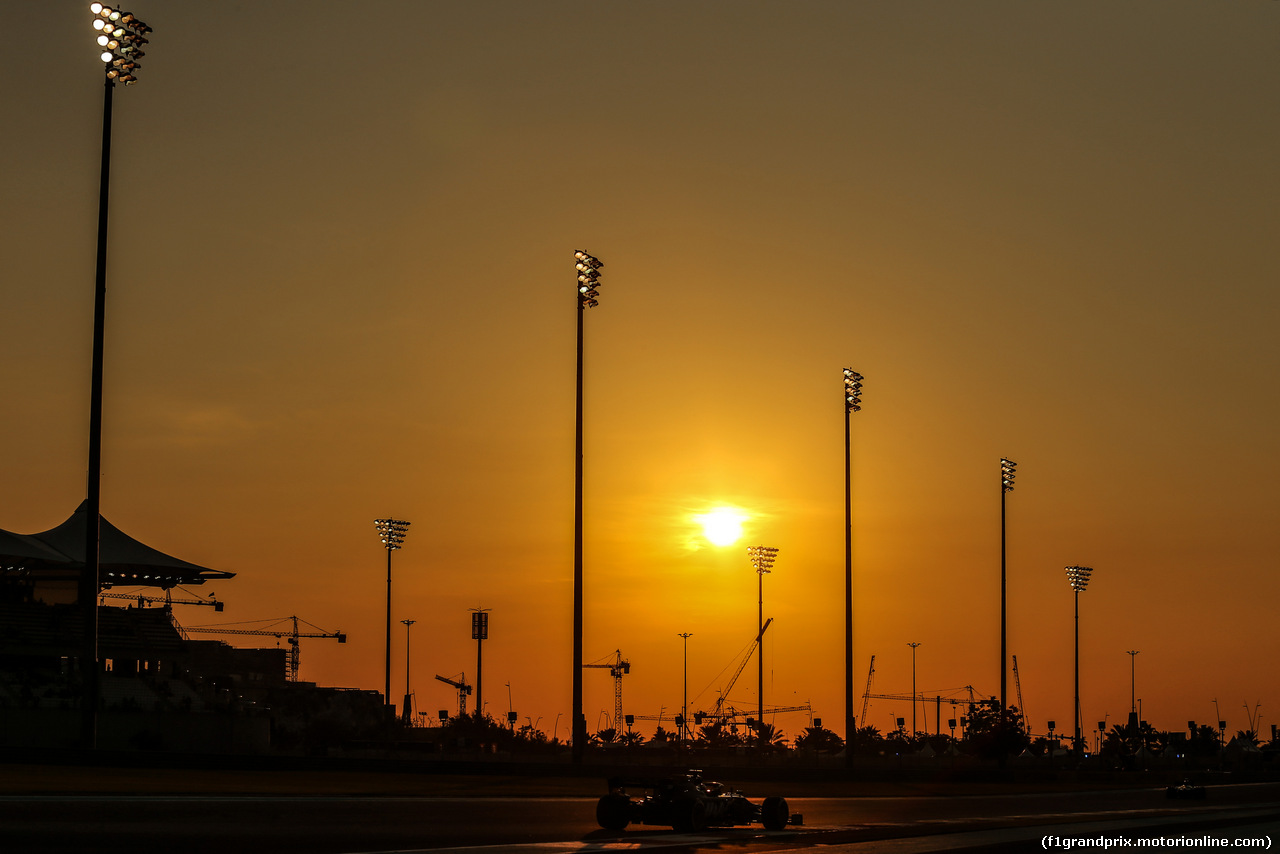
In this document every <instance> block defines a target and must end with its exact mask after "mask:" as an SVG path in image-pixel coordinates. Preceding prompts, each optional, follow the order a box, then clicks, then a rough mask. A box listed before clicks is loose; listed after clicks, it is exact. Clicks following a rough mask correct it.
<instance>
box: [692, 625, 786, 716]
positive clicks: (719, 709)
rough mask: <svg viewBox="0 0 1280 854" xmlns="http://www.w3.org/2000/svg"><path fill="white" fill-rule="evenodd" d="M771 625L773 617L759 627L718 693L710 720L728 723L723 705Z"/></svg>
mask: <svg viewBox="0 0 1280 854" xmlns="http://www.w3.org/2000/svg"><path fill="white" fill-rule="evenodd" d="M771 623H773V617H770V618H769V619H767V620H765V621H764V625H763V626H761V627H760V631H759V632H758V633H757V634H756V639H755V640H753V641H752V642H751V645H750V646H749V647H747V654H746V655H744V656H743V657H742V661H741V662H739V664H738V669H737V670H735V671H734V672H733V676H732V677H730V678H729V683H728V684H727V685H725V686H724V689H723V690H722V691H721V692H720V696H719V697H717V698H716V708H715V711H713V712H712V713H711V714H709V715H706V717H709V718H712V719H714V720H716V721H719V722H720V723H725V722H727V721H728V719H729V717H728V715H726V714H725V711H724V704H725V703H726V702H727V701H728V699H729V692H730V691H732V690H733V686H734V685H735V684H736V683H737V681H738V677H739V676H741V675H742V671H743V670H745V669H746V667H747V662H748V661H750V660H751V655H752V653H754V652H755V651H756V647H758V646H760V641H761V639H762V638H764V633H765V632H766V631H768V630H769V626H770V624H771Z"/></svg>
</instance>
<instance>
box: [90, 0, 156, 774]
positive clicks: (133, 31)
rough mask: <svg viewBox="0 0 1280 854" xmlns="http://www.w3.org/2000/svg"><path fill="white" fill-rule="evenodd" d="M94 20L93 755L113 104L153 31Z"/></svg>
mask: <svg viewBox="0 0 1280 854" xmlns="http://www.w3.org/2000/svg"><path fill="white" fill-rule="evenodd" d="M89 11H90V12H91V13H92V14H93V32H94V48H95V49H96V50H97V51H98V58H99V59H100V60H101V61H102V63H103V70H104V77H105V79H104V83H105V85H104V87H103V99H102V168H101V171H100V173H99V174H100V178H99V185H98V186H99V194H98V243H97V250H98V251H97V263H96V268H95V279H94V308H93V351H92V367H91V373H90V379H89V458H88V488H87V490H86V496H85V542H84V570H83V572H82V573H81V578H80V586H79V591H78V594H79V599H80V602H81V604H82V607H83V608H84V609H85V616H84V637H83V643H84V648H83V650H82V653H81V656H80V660H81V665H82V667H83V670H84V680H83V689H84V696H83V698H82V701H81V732H80V736H81V739H80V740H81V744H82V746H83V747H85V748H87V749H90V750H92V749H94V748H95V747H96V746H97V740H98V720H97V714H98V713H97V709H98V705H99V701H100V689H101V685H100V681H99V676H98V671H99V669H100V664H99V659H98V609H97V606H96V602H97V600H98V593H99V592H100V582H101V577H102V575H101V570H102V566H101V548H100V546H101V543H100V540H99V535H100V533H101V518H102V374H103V355H104V354H103V350H104V347H103V338H104V335H105V329H106V301H107V219H108V216H107V215H108V211H109V207H110V206H109V204H108V202H109V199H110V187H111V99H112V92H113V91H114V90H115V85H116V83H124V84H125V85H129V84H132V83H136V82H137V79H138V78H137V75H136V73H135V72H137V71H138V69H139V68H140V67H141V66H140V65H139V64H138V59H139V58H140V57H141V56H142V51H141V46H142V45H144V44H146V42H147V40H146V38H144V36H145V35H146V34H147V33H149V32H151V28H150V27H148V26H147V25H146V24H144V23H142V22H141V21H139V20H138V19H137V18H136V17H135V16H133V15H132V14H130V13H128V12H122V11H120V10H119V9H115V8H112V7H111V6H105V5H103V4H102V3H90V4H89Z"/></svg>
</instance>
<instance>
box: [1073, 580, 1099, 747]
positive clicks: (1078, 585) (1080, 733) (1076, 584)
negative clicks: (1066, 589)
mask: <svg viewBox="0 0 1280 854" xmlns="http://www.w3.org/2000/svg"><path fill="white" fill-rule="evenodd" d="M1092 574H1093V570H1092V569H1090V568H1089V567H1087V566H1069V567H1067V581H1069V582H1071V589H1072V590H1074V591H1075V600H1076V717H1075V724H1076V732H1075V741H1074V742H1072V747H1073V748H1074V749H1075V752H1076V757H1077V758H1079V757H1080V755H1081V754H1083V753H1084V727H1083V724H1084V722H1083V720H1081V718H1080V594H1081V593H1083V592H1084V591H1085V588H1086V587H1088V586H1089V576H1090V575H1092Z"/></svg>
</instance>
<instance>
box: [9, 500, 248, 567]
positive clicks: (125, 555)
mask: <svg viewBox="0 0 1280 854" xmlns="http://www.w3.org/2000/svg"><path fill="white" fill-rule="evenodd" d="M99 520H100V522H101V524H100V527H99V529H98V531H99V533H98V537H99V540H98V542H99V552H98V572H99V579H100V581H101V583H102V585H103V586H109V585H112V584H128V585H130V586H144V587H165V588H167V587H173V586H174V585H176V584H184V585H185V584H203V583H205V582H206V581H213V580H217V579H223V578H234V577H235V573H234V572H224V571H222V570H217V569H209V568H208V567H204V566H199V565H197V564H194V563H189V562H187V561H185V560H181V559H179V558H176V557H173V556H172V555H167V554H165V553H164V552H162V551H159V550H158V549H153V548H152V547H151V546H149V545H147V544H146V543H143V542H140V541H138V540H135V539H134V538H133V537H131V536H129V535H128V534H126V533H124V532H123V531H121V530H120V529H119V528H117V527H116V526H115V525H112V524H111V523H110V522H108V521H107V520H106V519H103V518H102V517H99ZM84 527H85V506H84V503H81V505H80V506H79V507H77V508H76V511H75V512H74V513H72V514H71V517H70V518H68V519H67V521H65V522H63V523H62V524H61V525H58V526H57V527H55V528H50V529H49V530H47V531H41V532H40V533H38V534H14V533H11V532H9V531H3V530H0V564H21V565H23V566H25V567H26V568H28V569H31V570H40V569H45V570H48V569H62V570H66V569H69V568H75V569H76V570H80V569H83V568H84V544H85V534H84Z"/></svg>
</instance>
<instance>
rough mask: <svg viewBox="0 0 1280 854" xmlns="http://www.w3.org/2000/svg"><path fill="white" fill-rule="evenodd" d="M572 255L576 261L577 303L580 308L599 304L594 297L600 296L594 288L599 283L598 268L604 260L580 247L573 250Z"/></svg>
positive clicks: (602, 264)
mask: <svg viewBox="0 0 1280 854" xmlns="http://www.w3.org/2000/svg"><path fill="white" fill-rule="evenodd" d="M573 257H574V258H575V259H576V260H577V262H578V265H577V266H578V305H579V307H580V308H594V307H595V306H597V305H599V302H597V301H596V297H598V296H600V291H598V290H596V288H597V287H599V285H600V268H601V267H603V266H604V262H603V261H601V260H600V259H599V258H596V257H595V256H594V255H588V254H587V253H586V252H583V251H582V250H581V249H579V250H578V251H577V252H574V253H573Z"/></svg>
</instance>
